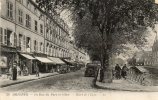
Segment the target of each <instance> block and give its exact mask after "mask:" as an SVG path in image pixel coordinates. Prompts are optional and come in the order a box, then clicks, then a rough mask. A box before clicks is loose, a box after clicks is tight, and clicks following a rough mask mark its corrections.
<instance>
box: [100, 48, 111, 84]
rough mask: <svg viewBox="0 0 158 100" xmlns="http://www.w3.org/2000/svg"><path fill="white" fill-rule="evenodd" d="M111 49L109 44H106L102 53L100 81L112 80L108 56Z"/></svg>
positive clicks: (109, 81)
mask: <svg viewBox="0 0 158 100" xmlns="http://www.w3.org/2000/svg"><path fill="white" fill-rule="evenodd" d="M109 51H111V45H107V49H106V51H105V53H104V57H103V62H102V69H101V70H100V82H106V83H107V82H108V83H111V82H112V70H111V69H110V65H109V58H110V57H109V56H110V52H109Z"/></svg>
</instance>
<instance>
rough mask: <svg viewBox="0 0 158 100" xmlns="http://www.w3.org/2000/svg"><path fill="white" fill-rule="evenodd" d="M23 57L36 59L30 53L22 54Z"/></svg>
mask: <svg viewBox="0 0 158 100" xmlns="http://www.w3.org/2000/svg"><path fill="white" fill-rule="evenodd" d="M21 55H22V56H23V57H25V58H27V59H30V60H33V59H35V58H34V57H32V56H31V55H28V54H21Z"/></svg>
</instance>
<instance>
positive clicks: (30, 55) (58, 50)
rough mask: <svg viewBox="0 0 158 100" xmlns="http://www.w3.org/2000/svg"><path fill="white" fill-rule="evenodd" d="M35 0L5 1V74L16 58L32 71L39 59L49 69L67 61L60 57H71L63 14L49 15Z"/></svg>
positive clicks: (1, 19) (0, 35)
mask: <svg viewBox="0 0 158 100" xmlns="http://www.w3.org/2000/svg"><path fill="white" fill-rule="evenodd" d="M34 1H35V0H1V13H0V23H1V24H0V44H1V45H0V56H1V57H0V58H1V59H0V69H1V73H6V72H7V70H8V69H9V68H10V67H12V65H13V62H14V61H16V62H18V65H19V66H20V67H21V70H25V69H27V70H28V71H29V73H30V74H32V73H34V72H35V66H36V64H35V62H38V63H39V66H41V69H42V70H45V71H47V70H49V67H50V66H52V65H55V64H58V63H59V62H60V63H64V62H62V61H61V60H60V58H70V57H71V56H70V50H71V49H72V48H70V39H69V28H68V25H67V24H66V23H65V22H64V21H63V20H62V19H61V18H60V17H59V16H53V17H51V16H50V15H48V14H46V13H45V12H44V11H43V10H42V9H40V8H39V7H38V6H37V5H36V3H35V2H34ZM76 53H77V52H76ZM77 55H79V54H77Z"/></svg>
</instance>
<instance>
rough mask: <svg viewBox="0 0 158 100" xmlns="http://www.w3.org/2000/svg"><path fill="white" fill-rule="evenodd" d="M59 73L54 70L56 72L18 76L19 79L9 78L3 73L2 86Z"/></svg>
mask: <svg viewBox="0 0 158 100" xmlns="http://www.w3.org/2000/svg"><path fill="white" fill-rule="evenodd" d="M58 74H59V73H57V72H54V73H40V76H39V77H37V76H36V75H28V76H17V80H10V79H9V78H7V76H6V75H3V76H1V77H0V88H2V87H7V86H10V85H15V84H19V83H24V82H28V81H33V80H38V79H41V78H46V77H50V76H55V75H58Z"/></svg>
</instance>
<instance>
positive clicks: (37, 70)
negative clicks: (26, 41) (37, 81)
mask: <svg viewBox="0 0 158 100" xmlns="http://www.w3.org/2000/svg"><path fill="white" fill-rule="evenodd" d="M35 66H36V76H37V77H39V67H38V65H37V62H36V64H35Z"/></svg>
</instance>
